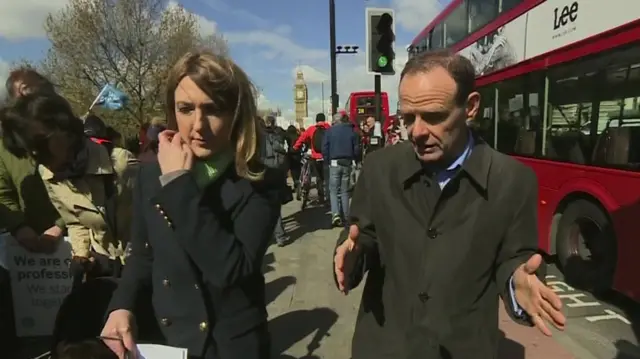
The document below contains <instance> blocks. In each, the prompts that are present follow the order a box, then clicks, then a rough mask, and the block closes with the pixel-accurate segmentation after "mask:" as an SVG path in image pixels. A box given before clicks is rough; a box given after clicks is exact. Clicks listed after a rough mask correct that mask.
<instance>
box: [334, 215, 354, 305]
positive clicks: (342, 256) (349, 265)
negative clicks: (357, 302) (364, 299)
mask: <svg viewBox="0 0 640 359" xmlns="http://www.w3.org/2000/svg"><path fill="white" fill-rule="evenodd" d="M359 235H360V230H359V229H358V226H356V225H355V224H352V225H351V227H349V236H348V237H347V239H346V240H345V241H344V242H343V243H342V244H341V245H339V246H338V248H336V255H335V257H334V258H333V263H334V272H335V275H336V281H337V282H338V289H339V290H340V291H341V292H342V293H344V294H348V292H349V289H348V288H347V286H346V279H347V277H348V276H349V274H351V271H352V270H353V265H354V263H355V259H356V257H357V252H358V250H359V248H358V236H359Z"/></svg>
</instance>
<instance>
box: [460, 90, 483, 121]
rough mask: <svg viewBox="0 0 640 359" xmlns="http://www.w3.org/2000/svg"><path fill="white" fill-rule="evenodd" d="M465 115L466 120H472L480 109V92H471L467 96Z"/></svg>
mask: <svg viewBox="0 0 640 359" xmlns="http://www.w3.org/2000/svg"><path fill="white" fill-rule="evenodd" d="M464 110H465V115H466V116H467V121H471V120H473V119H474V118H475V117H476V115H477V114H478V111H479V110H480V93H478V92H475V91H474V92H472V93H470V94H469V96H468V97H467V106H466V107H465V109H464Z"/></svg>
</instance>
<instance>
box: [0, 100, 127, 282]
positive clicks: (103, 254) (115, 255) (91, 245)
mask: <svg viewBox="0 0 640 359" xmlns="http://www.w3.org/2000/svg"><path fill="white" fill-rule="evenodd" d="M0 116H1V118H2V131H3V132H4V134H5V135H10V136H12V137H15V138H21V139H22V142H23V143H24V147H25V150H26V151H27V152H28V153H29V154H30V155H31V156H32V157H33V159H34V160H35V163H38V166H37V167H36V173H38V174H39V177H40V178H41V179H42V181H43V183H44V187H45V189H46V193H47V194H48V197H49V200H50V201H51V203H53V205H54V207H55V208H56V209H57V211H58V213H59V214H60V216H61V217H62V220H63V221H64V223H65V224H66V228H67V233H68V236H69V240H70V244H71V252H72V253H71V255H72V260H71V263H70V270H71V272H72V275H73V276H74V286H77V285H79V284H81V283H82V282H83V281H86V280H89V279H92V278H96V277H101V276H114V277H118V276H119V275H120V272H121V270H122V266H123V264H124V257H125V246H126V244H127V243H128V239H129V236H130V223H131V217H132V216H131V204H132V196H131V194H132V193H131V192H132V187H133V183H134V179H135V175H136V172H137V163H138V161H137V160H136V159H135V157H133V155H132V154H131V153H130V152H128V151H126V150H124V149H121V148H115V147H111V146H105V145H103V144H102V143H97V142H96V141H93V140H91V139H90V138H89V137H88V136H87V135H86V134H85V129H84V124H83V121H82V120H80V119H79V118H77V117H76V116H75V115H74V114H73V111H72V109H71V106H70V105H69V103H68V102H67V101H66V100H65V99H64V98H63V97H61V96H59V95H57V94H44V93H40V94H31V95H26V96H23V97H21V98H19V99H17V100H16V101H14V102H13V103H12V104H11V105H9V106H7V107H5V108H3V109H2V111H1V113H0Z"/></svg>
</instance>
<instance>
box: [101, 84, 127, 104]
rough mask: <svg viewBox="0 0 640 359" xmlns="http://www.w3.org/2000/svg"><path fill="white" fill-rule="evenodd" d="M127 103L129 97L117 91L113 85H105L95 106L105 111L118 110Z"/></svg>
mask: <svg viewBox="0 0 640 359" xmlns="http://www.w3.org/2000/svg"><path fill="white" fill-rule="evenodd" d="M128 102H129V96H127V95H126V94H125V93H124V92H122V91H120V90H118V89H117V88H116V87H115V86H114V85H111V84H107V85H105V86H104V87H103V88H102V90H101V91H100V93H99V94H98V97H97V98H96V102H95V106H102V107H104V108H106V109H107V110H120V109H122V108H123V107H125V106H126V105H127V103H128Z"/></svg>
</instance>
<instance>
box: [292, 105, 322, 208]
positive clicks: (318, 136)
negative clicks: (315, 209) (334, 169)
mask: <svg viewBox="0 0 640 359" xmlns="http://www.w3.org/2000/svg"><path fill="white" fill-rule="evenodd" d="M328 128H329V123H328V122H327V118H326V116H325V115H324V113H319V114H317V115H316V124H315V125H314V126H310V127H309V128H307V129H306V130H305V131H304V132H303V133H302V134H301V135H300V137H298V140H297V141H296V143H295V144H294V145H293V149H294V150H295V151H299V150H300V148H301V147H302V145H307V146H308V147H310V148H311V159H312V160H313V163H312V166H311V168H312V170H313V172H314V174H315V176H316V179H317V180H316V186H317V190H318V200H319V201H320V202H321V203H326V198H325V195H326V194H328V193H329V182H328V181H325V178H327V177H328V175H327V173H328V172H329V164H328V163H324V162H325V161H323V160H322V142H323V140H324V134H325V132H326V131H327V129H328Z"/></svg>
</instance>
